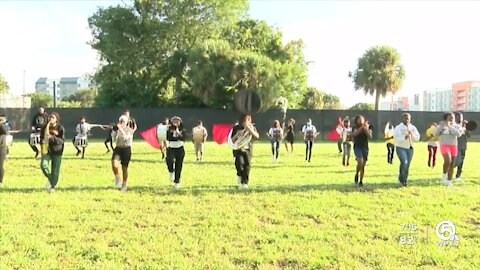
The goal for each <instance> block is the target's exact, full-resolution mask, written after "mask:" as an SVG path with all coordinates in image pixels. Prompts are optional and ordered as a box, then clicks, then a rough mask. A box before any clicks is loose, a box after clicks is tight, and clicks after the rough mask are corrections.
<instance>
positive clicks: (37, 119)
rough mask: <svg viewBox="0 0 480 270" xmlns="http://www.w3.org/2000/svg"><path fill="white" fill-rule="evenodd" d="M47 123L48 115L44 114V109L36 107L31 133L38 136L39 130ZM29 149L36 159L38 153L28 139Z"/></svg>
mask: <svg viewBox="0 0 480 270" xmlns="http://www.w3.org/2000/svg"><path fill="white" fill-rule="evenodd" d="M47 122H48V114H47V113H46V112H45V107H43V106H40V107H38V112H37V113H36V114H35V116H33V118H32V123H31V126H32V133H34V134H37V135H40V130H41V129H42V128H44V127H45V126H46V125H47ZM28 142H29V144H30V147H31V148H32V150H33V151H35V158H38V155H39V151H38V148H37V146H36V145H35V143H32V142H31V140H30V139H29V141H28Z"/></svg>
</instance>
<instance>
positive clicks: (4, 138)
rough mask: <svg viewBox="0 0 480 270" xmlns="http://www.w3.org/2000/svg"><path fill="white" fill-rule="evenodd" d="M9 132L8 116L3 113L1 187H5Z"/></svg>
mask: <svg viewBox="0 0 480 270" xmlns="http://www.w3.org/2000/svg"><path fill="white" fill-rule="evenodd" d="M8 134H9V127H8V123H7V117H6V116H5V115H4V114H2V115H0V188H1V187H3V177H4V175H5V170H4V168H3V164H4V162H5V159H7V149H8V146H7V135H8Z"/></svg>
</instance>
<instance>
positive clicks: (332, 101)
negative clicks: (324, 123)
mask: <svg viewBox="0 0 480 270" xmlns="http://www.w3.org/2000/svg"><path fill="white" fill-rule="evenodd" d="M323 109H325V110H340V109H342V105H341V104H340V98H339V97H337V96H335V95H332V94H327V93H325V94H324V95H323Z"/></svg>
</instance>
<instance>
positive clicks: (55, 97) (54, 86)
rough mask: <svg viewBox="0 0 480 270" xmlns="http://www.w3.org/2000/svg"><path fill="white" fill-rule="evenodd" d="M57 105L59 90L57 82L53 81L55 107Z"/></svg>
mask: <svg viewBox="0 0 480 270" xmlns="http://www.w3.org/2000/svg"><path fill="white" fill-rule="evenodd" d="M56 107H57V90H56V82H55V81H53V108H56Z"/></svg>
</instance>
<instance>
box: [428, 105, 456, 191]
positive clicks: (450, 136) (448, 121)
mask: <svg viewBox="0 0 480 270" xmlns="http://www.w3.org/2000/svg"><path fill="white" fill-rule="evenodd" d="M454 120H455V115H454V114H453V113H451V112H448V113H445V114H444V115H443V121H442V122H440V125H438V127H437V129H435V132H434V133H433V135H434V136H440V152H441V153H442V156H443V175H442V183H443V184H445V185H446V186H449V187H451V186H453V183H452V177H453V168H454V167H455V158H456V157H457V155H458V148H457V144H458V140H457V138H458V137H460V136H462V134H463V130H462V127H461V126H460V125H458V124H456V123H455V122H454Z"/></svg>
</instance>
